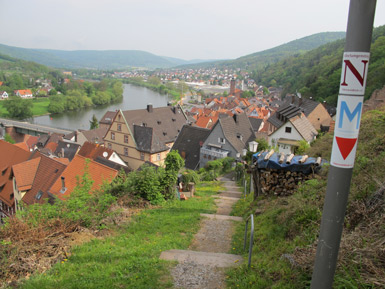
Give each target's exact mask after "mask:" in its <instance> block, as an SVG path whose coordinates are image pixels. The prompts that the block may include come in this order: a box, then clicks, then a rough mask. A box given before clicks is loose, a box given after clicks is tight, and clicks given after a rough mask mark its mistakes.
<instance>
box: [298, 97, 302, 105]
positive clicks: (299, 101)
mask: <svg viewBox="0 0 385 289" xmlns="http://www.w3.org/2000/svg"><path fill="white" fill-rule="evenodd" d="M301 105H302V97H299V98H298V107H301Z"/></svg>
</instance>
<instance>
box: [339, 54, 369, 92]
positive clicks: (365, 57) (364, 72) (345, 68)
mask: <svg viewBox="0 0 385 289" xmlns="http://www.w3.org/2000/svg"><path fill="white" fill-rule="evenodd" d="M369 56H370V53H368V52H345V53H344V57H343V62H342V73H341V82H340V94H342V93H343V94H350V95H364V93H365V87H366V78H367V76H368V67H369V65H368V62H369Z"/></svg>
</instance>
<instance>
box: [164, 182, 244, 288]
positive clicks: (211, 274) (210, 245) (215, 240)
mask: <svg viewBox="0 0 385 289" xmlns="http://www.w3.org/2000/svg"><path fill="white" fill-rule="evenodd" d="M221 181H223V182H224V186H225V188H226V191H225V192H223V193H220V194H219V195H217V196H219V197H218V198H217V199H216V200H215V202H216V204H217V207H218V209H217V212H216V214H217V215H227V216H228V215H229V214H230V212H231V210H232V206H233V205H234V204H235V203H236V202H237V201H238V199H239V198H240V197H241V194H240V193H237V192H236V190H237V187H236V185H235V182H233V181H231V179H229V178H222V179H221ZM234 229H235V222H234V221H232V220H223V219H221V218H219V217H218V218H215V217H214V218H203V219H202V221H201V229H200V230H199V232H198V233H197V234H196V235H195V237H194V240H193V241H192V243H191V245H190V248H189V249H190V250H193V251H200V252H212V253H230V251H231V240H232V236H233V234H234ZM171 275H172V276H173V278H174V286H175V288H185V289H198V288H199V289H222V288H226V282H225V272H224V268H218V267H214V266H208V265H202V264H198V263H197V262H196V261H193V260H191V259H189V258H187V259H186V260H185V261H184V262H182V263H179V264H178V265H177V266H176V267H174V269H173V270H172V272H171Z"/></svg>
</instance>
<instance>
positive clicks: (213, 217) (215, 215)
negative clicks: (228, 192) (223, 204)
mask: <svg viewBox="0 0 385 289" xmlns="http://www.w3.org/2000/svg"><path fill="white" fill-rule="evenodd" d="M201 216H202V217H207V218H210V219H218V220H230V221H238V222H242V221H243V218H242V217H235V216H227V215H217V214H201Z"/></svg>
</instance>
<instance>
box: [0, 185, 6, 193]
mask: <svg viewBox="0 0 385 289" xmlns="http://www.w3.org/2000/svg"><path fill="white" fill-rule="evenodd" d="M4 186H5V184H4V185H1V186H0V192H1V191H2V190H3V188H4Z"/></svg>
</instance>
